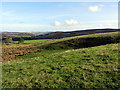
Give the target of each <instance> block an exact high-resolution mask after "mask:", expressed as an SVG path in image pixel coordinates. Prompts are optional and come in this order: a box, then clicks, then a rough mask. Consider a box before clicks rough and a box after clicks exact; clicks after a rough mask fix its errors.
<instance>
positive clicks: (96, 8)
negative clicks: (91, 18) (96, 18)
mask: <svg viewBox="0 0 120 90" xmlns="http://www.w3.org/2000/svg"><path fill="white" fill-rule="evenodd" d="M88 10H90V11H92V12H98V11H100V10H101V7H100V6H97V5H96V6H90V7H88Z"/></svg>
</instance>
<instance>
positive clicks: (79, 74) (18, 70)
mask: <svg viewBox="0 0 120 90" xmlns="http://www.w3.org/2000/svg"><path fill="white" fill-rule="evenodd" d="M119 40H120V36H119V33H117V32H114V33H106V34H93V35H84V36H77V37H70V38H63V39H55V40H49V41H43V42H36V43H31V44H21V47H22V46H23V48H25V49H23V48H21V49H20V46H17V47H18V49H16V50H17V52H21V51H22V50H23V51H26V50H28V51H29V50H38V51H33V52H32V53H29V52H26V53H25V54H22V55H21V54H18V55H17V56H16V61H8V62H5V63H3V82H2V86H3V88H42V89H43V88H67V89H68V90H69V89H70V88H81V89H85V88H91V89H94V88H106V89H111V88H114V89H119V87H120V86H119V85H120V81H119V78H120V77H119V76H120V75H119V69H120V67H119V63H118V60H119V58H118V55H119V53H120V51H119V49H118V44H120V43H119ZM82 44H83V45H82ZM106 44H107V45H106ZM16 45H17V44H16ZM16 45H10V46H9V45H8V46H4V47H3V49H4V50H5V49H6V51H5V53H4V54H6V53H9V54H8V55H10V52H11V51H12V50H7V48H8V49H9V48H14V49H15V48H17V47H16ZM27 45H28V46H27ZM100 45H101V46H100ZM28 47H29V48H28ZM39 50H40V51H39ZM41 50H42V51H41ZM12 52H14V53H11V54H12V55H13V54H15V55H16V53H17V52H16V51H15V50H13V51H12Z"/></svg>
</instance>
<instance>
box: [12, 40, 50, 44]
mask: <svg viewBox="0 0 120 90" xmlns="http://www.w3.org/2000/svg"><path fill="white" fill-rule="evenodd" d="M48 40H51V39H38V40H25V41H24V43H25V44H28V43H34V42H41V41H48ZM13 43H14V44H17V43H18V41H13Z"/></svg>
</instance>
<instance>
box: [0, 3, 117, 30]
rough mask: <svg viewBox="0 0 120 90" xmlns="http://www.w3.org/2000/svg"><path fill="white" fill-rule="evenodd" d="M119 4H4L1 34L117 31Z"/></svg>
mask: <svg viewBox="0 0 120 90" xmlns="http://www.w3.org/2000/svg"><path fill="white" fill-rule="evenodd" d="M117 23H118V3H117V2H111V3H110V2H103V3H100V2H97V3H94V2H91V3H88V2H85V3H83V2H82V3H80V2H75V3H74V2H71V3H69V2H66V3H65V2H4V3H2V23H0V24H1V25H2V31H9V32H18V31H19V32H47V31H73V30H84V29H91V28H92V29H94V28H118V24H117Z"/></svg>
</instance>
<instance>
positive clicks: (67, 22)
mask: <svg viewBox="0 0 120 90" xmlns="http://www.w3.org/2000/svg"><path fill="white" fill-rule="evenodd" d="M78 24H79V22H78V21H77V20H74V19H70V20H65V25H78Z"/></svg>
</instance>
